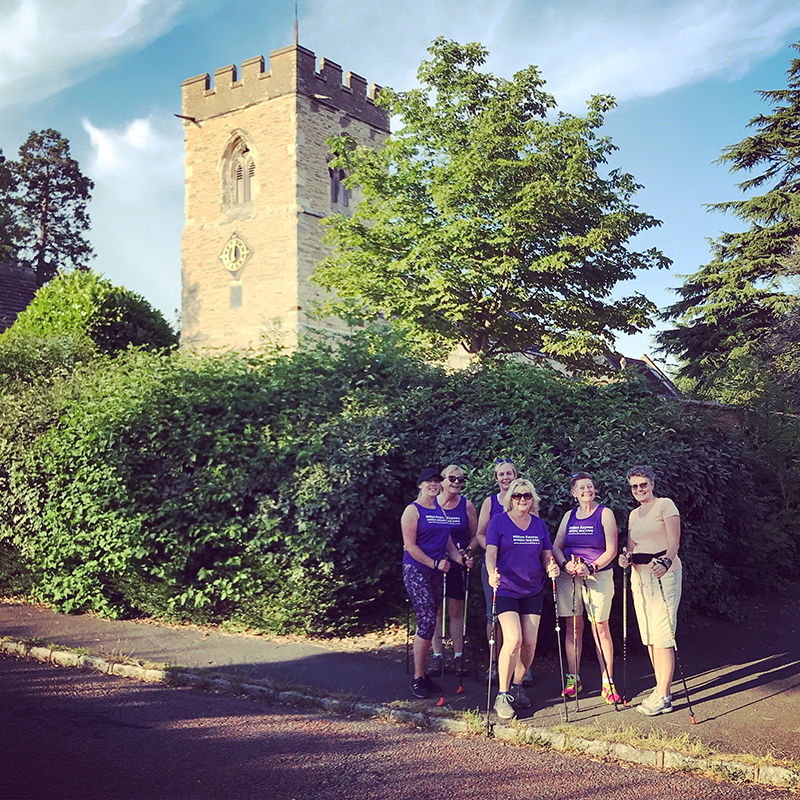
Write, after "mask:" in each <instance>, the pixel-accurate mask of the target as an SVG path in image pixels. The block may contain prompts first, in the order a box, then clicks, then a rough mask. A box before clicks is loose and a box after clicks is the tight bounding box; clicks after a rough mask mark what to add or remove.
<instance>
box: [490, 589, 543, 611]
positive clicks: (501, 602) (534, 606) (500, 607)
mask: <svg viewBox="0 0 800 800" xmlns="http://www.w3.org/2000/svg"><path fill="white" fill-rule="evenodd" d="M543 605H544V592H539V593H538V594H529V595H528V596H527V597H503V596H502V595H497V606H496V608H497V616H498V617H499V616H500V615H501V614H502V613H503V612H504V611H514V612H516V613H517V614H519V615H520V616H522V615H523V614H536V615H537V616H541V614H542V606H543Z"/></svg>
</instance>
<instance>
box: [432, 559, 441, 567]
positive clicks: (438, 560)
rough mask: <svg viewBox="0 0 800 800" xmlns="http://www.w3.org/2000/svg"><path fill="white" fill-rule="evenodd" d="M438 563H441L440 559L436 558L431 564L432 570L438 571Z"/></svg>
mask: <svg viewBox="0 0 800 800" xmlns="http://www.w3.org/2000/svg"><path fill="white" fill-rule="evenodd" d="M440 561H441V559H440V558H437V559H435V560H434V562H433V568H434V569H439V562H440Z"/></svg>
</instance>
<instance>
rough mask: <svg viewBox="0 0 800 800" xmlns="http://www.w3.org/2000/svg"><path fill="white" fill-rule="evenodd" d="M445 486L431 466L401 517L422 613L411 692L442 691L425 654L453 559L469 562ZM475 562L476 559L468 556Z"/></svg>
mask: <svg viewBox="0 0 800 800" xmlns="http://www.w3.org/2000/svg"><path fill="white" fill-rule="evenodd" d="M441 486H442V476H441V475H440V474H439V472H438V470H435V469H433V467H428V468H426V469H424V470H422V472H420V474H419V477H418V478H417V488H418V493H417V499H416V501H415V502H413V503H410V504H409V505H407V506H406V508H405V511H403V516H402V517H401V518H400V528H401V530H402V533H403V582H404V583H405V586H406V591H407V592H408V597H409V599H410V600H411V603H412V605H413V606H414V613H415V614H416V616H417V635H416V636H415V637H414V681H413V683H412V684H411V693H412V694H413V695H414V697H419V698H425V697H428V696H429V695H430V693H431V692H439V691H441V689H440V687H439V686H437V685H436V684H435V683H434V682H433V681H432V680H431V679H430V678H429V677H428V676H427V675H426V674H425V660H426V659H427V657H428V652H429V651H430V649H431V640H432V639H433V632H434V629H435V624H436V609H437V608H438V606H440V605H441V603H442V589H443V586H442V583H443V581H442V576H443V575H444V574H446V573H447V572H448V570H449V569H450V567H451V564H450V560H452V561H454V562H455V563H456V564H458V565H464V564H465V560H464V559H462V556H461V553H459V551H458V548H457V547H456V546H455V544H454V542H453V539H452V538H451V536H450V523H449V521H448V519H447V516H446V514H445V513H444V512H443V511H442V509H441V507H440V506H439V503H438V501H437V496H438V494H439V490H440V489H441ZM465 565H466V566H468V567H471V566H472V559H471V558H467V559H466V564H465Z"/></svg>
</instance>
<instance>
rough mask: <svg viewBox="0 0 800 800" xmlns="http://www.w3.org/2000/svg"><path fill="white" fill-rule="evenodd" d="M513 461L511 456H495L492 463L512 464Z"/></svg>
mask: <svg viewBox="0 0 800 800" xmlns="http://www.w3.org/2000/svg"><path fill="white" fill-rule="evenodd" d="M513 463H514V461H513V459H511V458H496V459H495V460H494V465H495V466H497V465H498V464H513Z"/></svg>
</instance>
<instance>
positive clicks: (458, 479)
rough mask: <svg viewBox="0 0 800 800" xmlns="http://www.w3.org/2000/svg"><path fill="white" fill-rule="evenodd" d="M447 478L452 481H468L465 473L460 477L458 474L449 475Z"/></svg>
mask: <svg viewBox="0 0 800 800" xmlns="http://www.w3.org/2000/svg"><path fill="white" fill-rule="evenodd" d="M447 480H449V481H450V483H466V481H467V479H466V478H465V477H464V476H463V475H462V476H461V477H459V476H458V475H448V476H447Z"/></svg>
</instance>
